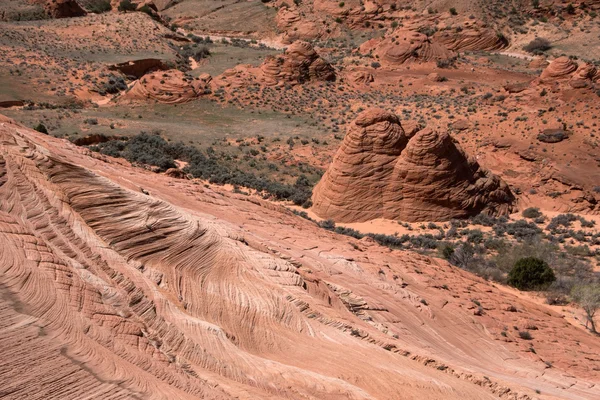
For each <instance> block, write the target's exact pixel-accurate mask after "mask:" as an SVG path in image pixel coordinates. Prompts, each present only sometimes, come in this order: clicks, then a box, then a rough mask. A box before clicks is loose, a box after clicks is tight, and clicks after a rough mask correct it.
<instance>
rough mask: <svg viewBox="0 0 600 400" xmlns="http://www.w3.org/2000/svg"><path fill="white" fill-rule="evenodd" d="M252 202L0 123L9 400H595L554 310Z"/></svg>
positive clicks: (1, 290)
mask: <svg viewBox="0 0 600 400" xmlns="http://www.w3.org/2000/svg"><path fill="white" fill-rule="evenodd" d="M358 122H359V123H360V124H362V128H361V129H364V130H367V131H369V130H371V129H375V127H376V128H377V130H378V131H381V133H383V134H384V135H385V136H386V137H389V139H390V140H392V141H394V142H396V141H399V142H400V143H402V142H404V140H405V139H404V138H403V137H402V134H401V128H400V125H399V123H398V122H397V118H395V117H394V116H390V115H386V114H384V113H370V116H368V117H366V116H365V117H363V118H362V119H359V121H358ZM369 141H370V142H372V146H373V147H374V148H377V149H381V150H382V153H383V154H386V153H388V152H389V151H392V150H391V149H390V150H385V148H386V147H389V146H387V145H386V144H385V143H383V142H385V141H378V140H376V138H375V137H371V138H369ZM409 146H410V144H409ZM392 152H393V153H395V152H396V150H393V151H392ZM107 161H109V160H107ZM141 188H143V189H141ZM248 199H249V198H244V199H239V198H237V197H236V196H234V195H229V194H227V193H222V194H221V193H218V194H217V193H215V192H213V191H212V190H211V189H206V188H204V186H203V185H197V184H194V183H192V182H190V181H187V180H179V179H173V178H170V177H168V176H165V175H162V174H153V173H151V172H148V171H145V170H141V169H137V168H132V167H129V166H127V165H124V164H117V163H114V162H110V161H109V162H98V159H97V158H94V157H91V156H90V155H89V154H88V151H87V149H85V150H84V149H81V148H78V147H76V146H75V145H73V144H71V143H69V142H68V141H65V140H60V139H57V138H53V137H51V136H49V135H43V134H40V133H37V132H34V131H32V130H30V129H26V128H23V127H21V126H18V125H16V124H14V123H13V122H12V121H11V120H9V119H6V118H3V117H2V116H0V244H1V245H0V343H1V344H2V345H1V346H0V360H2V365H3V368H0V379H1V381H2V382H3V388H2V393H3V397H5V398H7V399H11V400H12V399H15V400H17V399H50V400H52V399H60V400H79V399H83V398H91V399H107V400H117V399H149V400H155V399H156V400H166V399H182V400H196V399H211V400H213V399H214V400H229V399H275V398H277V399H289V400H291V399H299V398H303V399H349V400H367V399H386V400H401V399H407V398H412V399H432V400H441V399H444V400H476V399H477V400H481V399H498V398H500V399H503V400H531V399H533V398H536V397H537V395H536V393H535V392H534V388H535V390H538V391H541V392H542V393H544V394H546V393H547V394H548V397H549V398H550V397H554V398H585V399H592V398H598V397H599V396H600V385H599V383H600V382H599V378H598V374H597V371H595V368H597V354H598V353H599V352H600V344H599V342H598V340H597V338H596V337H595V336H593V335H591V334H589V333H587V332H585V331H584V330H583V329H579V328H578V327H575V326H572V325H570V324H569V323H568V322H567V321H566V320H565V318H563V316H562V315H560V314H558V313H557V312H555V311H553V310H551V309H550V308H549V307H548V306H546V305H542V304H536V303H535V302H534V301H532V300H528V299H527V297H525V296H524V295H521V294H517V293H514V292H513V291H510V290H508V289H501V288H499V287H498V285H497V284H492V283H490V282H487V281H485V280H483V279H480V278H477V277H475V276H473V275H472V274H470V273H468V272H466V271H463V270H461V269H458V268H454V267H451V266H450V265H448V264H447V263H445V262H443V261H441V260H436V259H432V258H428V257H425V256H421V255H418V254H414V253H409V252H404V251H396V250H390V249H387V248H383V247H380V246H378V245H376V244H374V243H372V242H369V241H368V240H362V241H358V240H354V239H352V238H349V237H347V236H343V237H342V236H339V235H335V234H333V233H330V232H327V231H325V230H323V229H320V228H318V227H317V226H315V224H313V223H312V222H309V221H306V220H304V219H302V218H299V217H297V216H294V215H293V214H292V213H290V212H289V211H286V210H285V209H283V208H282V207H278V206H276V205H274V204H272V203H267V202H263V201H261V200H259V199H256V198H252V201H248ZM349 242H350V243H349ZM350 244H352V246H351V245H350ZM474 299H477V301H478V302H480V303H481V305H482V307H481V308H482V310H483V311H481V310H479V309H478V308H477V309H476V308H475V306H474ZM474 309H476V310H479V312H478V314H477V315H474V311H473V310H474ZM507 310H509V311H507ZM517 310H518V312H515V311H517ZM505 326H510V327H513V326H515V327H517V329H519V330H525V329H529V328H527V327H529V326H535V331H534V332H533V334H532V339H531V340H530V341H527V342H523V340H522V339H520V338H519V336H518V330H515V331H513V329H509V330H506V329H505V328H503V327H505ZM533 346H535V354H534V353H533V352H532V351H530V350H528V349H531V348H534V347H533ZM547 360H551V361H552V368H548V366H547V364H545V363H544V361H547ZM540 371H542V372H543V373H540Z"/></svg>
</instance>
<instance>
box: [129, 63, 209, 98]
mask: <svg viewBox="0 0 600 400" xmlns="http://www.w3.org/2000/svg"><path fill="white" fill-rule="evenodd" d="M209 83H210V76H205V77H203V78H202V79H201V78H196V79H194V78H192V77H188V76H186V75H185V74H184V73H183V72H181V71H179V70H168V71H158V72H153V73H150V74H147V75H144V76H143V77H142V78H140V79H138V80H137V81H135V83H134V84H133V86H132V87H131V88H130V89H129V90H127V92H125V93H124V94H123V95H122V96H121V97H120V98H119V101H124V102H127V101H148V100H153V101H157V102H159V103H168V104H176V103H185V102H188V101H190V100H193V99H195V98H197V97H199V96H202V95H203V94H205V93H206V92H207V91H208V90H209Z"/></svg>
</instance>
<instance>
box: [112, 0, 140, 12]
mask: <svg viewBox="0 0 600 400" xmlns="http://www.w3.org/2000/svg"><path fill="white" fill-rule="evenodd" d="M135 8H136V5H135V4H133V3H132V2H131V0H121V2H120V3H119V7H118V8H117V9H118V10H119V11H121V12H127V11H135Z"/></svg>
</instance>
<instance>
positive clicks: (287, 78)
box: [261, 40, 335, 85]
mask: <svg viewBox="0 0 600 400" xmlns="http://www.w3.org/2000/svg"><path fill="white" fill-rule="evenodd" d="M261 70H262V72H263V75H264V79H265V81H266V83H267V84H269V85H275V84H278V83H283V82H287V83H291V84H298V83H303V82H307V81H311V80H323V81H331V80H335V71H334V70H333V67H331V65H330V64H329V63H327V62H326V61H325V60H323V59H322V58H321V57H320V56H319V55H318V54H317V52H316V51H315V49H314V48H313V47H312V45H311V44H310V43H308V42H304V41H301V40H298V41H296V42H294V43H292V44H291V45H290V46H289V47H288V48H287V49H286V50H285V53H284V54H283V55H281V56H277V57H267V59H266V60H265V62H264V63H263V64H262V65H261Z"/></svg>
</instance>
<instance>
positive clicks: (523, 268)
mask: <svg viewBox="0 0 600 400" xmlns="http://www.w3.org/2000/svg"><path fill="white" fill-rule="evenodd" d="M555 280H556V276H555V275H554V271H552V268H550V266H548V264H547V263H546V262H545V261H544V260H540V259H539V258H536V257H524V258H521V259H519V260H518V261H517V262H516V263H515V266H514V267H513V269H511V270H510V272H509V273H508V281H507V282H508V284H509V285H510V286H513V287H516V288H517V289H519V290H534V289H542V288H547V287H548V286H549V285H550V284H551V283H552V282H554V281H555Z"/></svg>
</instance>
